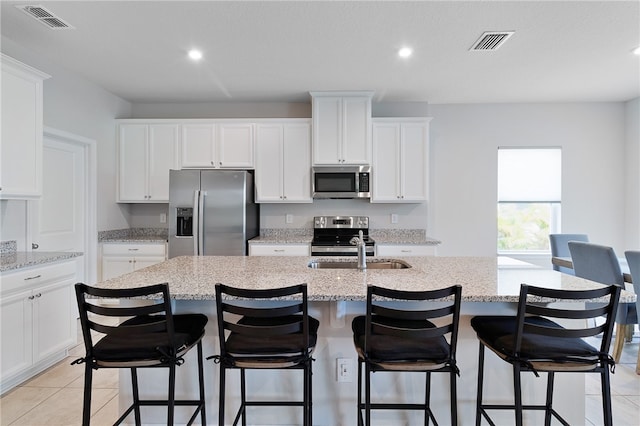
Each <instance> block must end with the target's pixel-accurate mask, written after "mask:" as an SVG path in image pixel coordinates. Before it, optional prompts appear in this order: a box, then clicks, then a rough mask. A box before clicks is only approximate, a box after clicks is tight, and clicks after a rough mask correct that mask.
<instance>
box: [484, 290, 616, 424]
mask: <svg viewBox="0 0 640 426" xmlns="http://www.w3.org/2000/svg"><path fill="white" fill-rule="evenodd" d="M529 296H533V298H532V300H528V297H529ZM619 296H620V287H617V286H615V285H613V286H607V287H603V288H600V289H594V290H582V291H569V290H557V289H547V288H539V287H533V286H528V285H525V284H523V285H522V286H521V290H520V299H519V303H518V313H517V315H516V316H477V317H474V318H472V319H471V327H472V328H473V329H474V330H475V331H476V333H477V336H478V340H479V342H480V348H479V355H478V356H479V360H478V389H477V399H476V425H477V426H479V425H480V424H481V423H482V418H485V419H486V420H488V421H489V422H490V424H493V422H492V420H491V418H490V416H489V414H488V412H487V410H514V412H515V422H514V424H515V425H516V426H521V425H522V424H523V410H542V411H544V412H545V425H550V424H551V418H552V417H555V418H556V419H557V420H558V421H560V422H561V423H562V424H564V425H568V424H569V423H567V422H566V421H565V420H564V419H563V418H562V416H560V414H559V413H558V412H557V411H556V410H555V409H554V408H553V383H554V374H555V373H556V372H584V373H598V374H600V378H601V388H602V399H603V415H604V424H605V425H611V424H612V413H611V395H610V385H609V369H610V368H611V369H613V366H614V365H615V363H614V361H613V359H612V358H611V357H610V356H609V354H608V349H609V345H610V343H611V336H612V332H613V324H614V321H613V320H614V317H615V312H616V308H617V306H618V298H619ZM607 297H608V302H607V303H606V304H599V305H595V306H591V305H589V306H587V307H584V304H583V303H573V305H575V306H574V307H572V308H568V307H557V306H556V307H554V306H553V305H552V304H551V303H552V302H558V301H564V302H584V301H585V300H590V299H598V298H607ZM536 298H537V300H536ZM565 306H568V303H565ZM599 316H604V317H605V322H604V323H603V324H601V325H599V326H598V325H594V326H593V327H589V326H587V325H586V322H587V320H590V319H593V318H597V317H599ZM552 318H553V319H552ZM554 320H556V321H554ZM560 321H563V324H564V323H567V324H566V325H561V324H559V322H560ZM600 333H602V342H601V345H600V347H599V348H595V347H593V346H592V345H590V344H588V343H587V342H585V341H584V340H583V338H585V337H592V336H596V335H598V334H600ZM485 347H487V348H489V349H490V350H491V351H493V352H494V353H495V354H496V355H497V356H498V357H500V358H501V359H502V360H504V361H506V362H508V363H509V364H511V365H512V368H513V388H514V404H486V403H484V402H483V399H482V398H483V384H484V383H483V382H484V348H485ZM527 371H528V372H533V373H534V374H535V375H536V376H538V375H539V374H538V373H540V372H546V373H547V393H546V400H545V403H544V404H539V405H533V404H532V405H523V404H522V389H521V378H520V373H521V372H527Z"/></svg>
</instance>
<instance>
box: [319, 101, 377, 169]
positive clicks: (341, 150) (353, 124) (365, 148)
mask: <svg viewBox="0 0 640 426" xmlns="http://www.w3.org/2000/svg"><path fill="white" fill-rule="evenodd" d="M310 94H311V99H312V101H311V107H312V113H311V115H312V119H313V165H363V164H364V165H370V164H371V98H372V97H373V92H310Z"/></svg>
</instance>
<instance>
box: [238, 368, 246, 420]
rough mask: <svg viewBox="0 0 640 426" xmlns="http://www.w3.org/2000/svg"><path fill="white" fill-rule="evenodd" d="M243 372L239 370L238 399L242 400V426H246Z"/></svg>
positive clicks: (242, 369)
mask: <svg viewBox="0 0 640 426" xmlns="http://www.w3.org/2000/svg"><path fill="white" fill-rule="evenodd" d="M244 372H245V370H244V368H241V369H240V399H241V400H242V407H241V410H242V426H247V389H246V387H245V373H244Z"/></svg>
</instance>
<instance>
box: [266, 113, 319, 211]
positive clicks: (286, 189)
mask: <svg viewBox="0 0 640 426" xmlns="http://www.w3.org/2000/svg"><path fill="white" fill-rule="evenodd" d="M255 173H256V202H257V203H311V202H312V199H311V123H310V120H309V119H292V120H287V121H270V122H268V123H258V124H256V172H255Z"/></svg>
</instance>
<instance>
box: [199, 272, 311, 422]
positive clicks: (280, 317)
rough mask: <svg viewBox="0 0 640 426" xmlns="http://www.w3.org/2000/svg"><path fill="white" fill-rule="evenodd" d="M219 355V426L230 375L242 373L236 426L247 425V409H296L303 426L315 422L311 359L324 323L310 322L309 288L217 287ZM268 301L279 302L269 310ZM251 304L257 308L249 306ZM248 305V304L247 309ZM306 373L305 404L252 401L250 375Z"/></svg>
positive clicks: (217, 357) (303, 398)
mask: <svg viewBox="0 0 640 426" xmlns="http://www.w3.org/2000/svg"><path fill="white" fill-rule="evenodd" d="M215 289H216V307H217V316H218V334H219V338H220V355H215V356H213V357H209V358H207V359H214V360H215V362H217V363H219V364H220V400H219V408H218V424H220V425H224V424H225V403H226V401H225V399H226V398H225V396H226V388H225V386H226V371H227V370H228V369H238V370H240V407H239V408H238V411H237V413H236V415H235V418H234V421H233V424H234V425H235V424H237V423H238V421H239V420H240V418H242V424H243V425H244V424H247V410H246V409H247V407H251V406H256V407H270V406H294V407H302V409H303V416H302V419H303V421H302V422H303V424H304V425H309V426H310V425H311V422H312V380H311V374H312V368H311V363H312V361H313V359H312V357H311V356H312V354H313V351H314V349H315V346H316V343H317V339H318V328H319V326H320V322H319V321H318V320H317V319H315V318H313V317H311V316H309V314H308V303H307V286H306V284H298V285H294V286H289V287H283V288H276V289H269V290H247V289H241V288H237V287H231V286H228V285H224V284H220V283H218V284H216V287H215ZM265 300H271V301H273V302H275V303H274V304H273V305H269V304H267V305H265V304H263V302H264V301H265ZM246 301H252V302H254V303H253V304H251V303H249V304H247V303H246ZM243 302H245V303H243ZM250 369H300V370H303V397H302V400H301V401H300V400H288V401H287V400H255V399H253V400H249V399H247V395H246V377H245V376H246V374H245V371H246V370H250Z"/></svg>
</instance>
